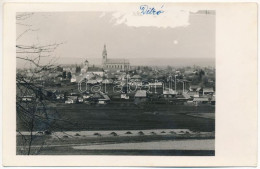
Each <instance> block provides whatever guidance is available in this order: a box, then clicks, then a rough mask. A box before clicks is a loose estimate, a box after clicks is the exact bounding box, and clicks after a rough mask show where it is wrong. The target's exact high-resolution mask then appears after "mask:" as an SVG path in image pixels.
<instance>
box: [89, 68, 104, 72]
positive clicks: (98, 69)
mask: <svg viewBox="0 0 260 169" xmlns="http://www.w3.org/2000/svg"><path fill="white" fill-rule="evenodd" d="M88 72H104V70H103V69H102V68H99V67H89V68H88Z"/></svg>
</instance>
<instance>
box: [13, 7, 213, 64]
mask: <svg viewBox="0 0 260 169" xmlns="http://www.w3.org/2000/svg"><path fill="white" fill-rule="evenodd" d="M161 15H163V14H161ZM168 15H170V14H169V13H168ZM166 16H167V15H166ZM146 21H147V22H146ZM25 22H26V23H27V24H30V25H33V26H32V29H35V30H37V31H31V32H28V33H26V34H25V35H24V36H23V37H22V38H20V39H19V40H18V41H17V44H23V45H30V44H43V45H45V44H51V43H55V42H56V43H60V42H64V44H63V45H61V46H60V47H59V48H58V49H57V50H56V52H55V55H56V56H57V57H60V58H81V59H82V58H83V59H85V58H86V59H88V60H90V61H91V60H92V61H93V62H96V61H100V62H101V56H102V50H103V46H104V44H106V45H107V51H108V58H127V59H129V60H130V61H132V62H134V60H136V59H137V58H142V59H143V60H144V59H153V58H160V59H162V60H163V59H165V60H169V59H174V58H178V59H189V58H191V59H196V58H198V59H201V58H206V59H214V57H215V15H214V14H206V13H203V12H200V13H196V14H192V13H191V14H190V11H185V12H183V11H178V12H175V13H173V14H172V15H170V17H167V18H165V17H164V18H163V16H162V17H161V18H160V16H156V17H153V16H140V15H127V14H122V13H115V12H114V13H113V12H106V13H104V12H66V13H64V12H55V13H35V14H34V15H33V16H32V17H31V18H29V19H27V20H26V21H25ZM24 29H25V27H24V26H21V25H17V35H19V34H20V33H22V32H23V31H24ZM64 60H65V59H64Z"/></svg>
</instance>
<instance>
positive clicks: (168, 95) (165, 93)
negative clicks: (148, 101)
mask: <svg viewBox="0 0 260 169" xmlns="http://www.w3.org/2000/svg"><path fill="white" fill-rule="evenodd" d="M176 95H177V92H176V91H174V90H172V89H169V90H164V91H163V97H164V98H173V97H175V96H176Z"/></svg>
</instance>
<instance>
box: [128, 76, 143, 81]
mask: <svg viewBox="0 0 260 169" xmlns="http://www.w3.org/2000/svg"><path fill="white" fill-rule="evenodd" d="M131 80H134V81H140V80H142V77H141V76H140V75H134V76H133V77H131Z"/></svg>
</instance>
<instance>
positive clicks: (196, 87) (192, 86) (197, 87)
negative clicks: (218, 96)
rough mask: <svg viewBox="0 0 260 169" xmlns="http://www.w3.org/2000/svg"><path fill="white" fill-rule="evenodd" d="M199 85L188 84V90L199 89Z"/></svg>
mask: <svg viewBox="0 0 260 169" xmlns="http://www.w3.org/2000/svg"><path fill="white" fill-rule="evenodd" d="M200 89H201V87H200V86H199V85H190V87H189V91H199V90H200Z"/></svg>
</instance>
